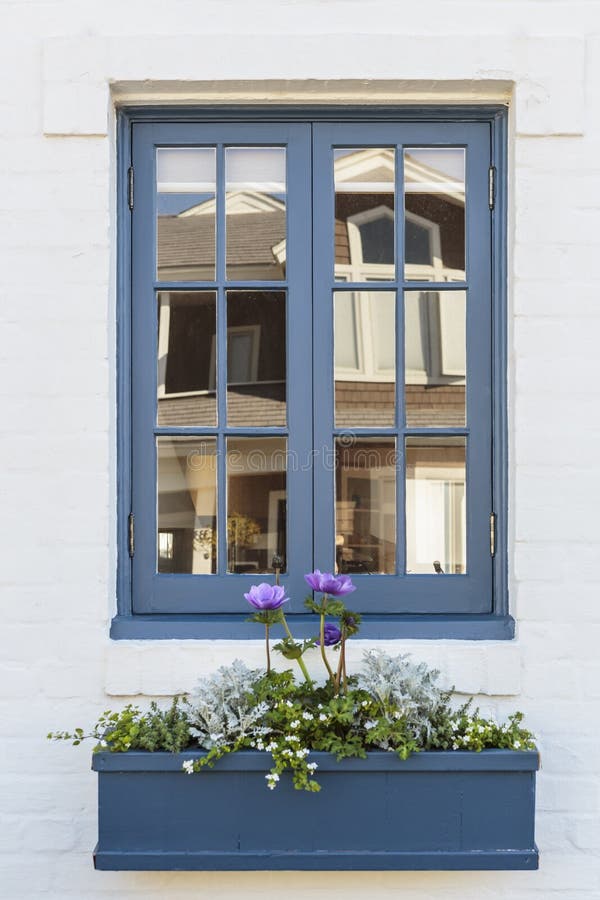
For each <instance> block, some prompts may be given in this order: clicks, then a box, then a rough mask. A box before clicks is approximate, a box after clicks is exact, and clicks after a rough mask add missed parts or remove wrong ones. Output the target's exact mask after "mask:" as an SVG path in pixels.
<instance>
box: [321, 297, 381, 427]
mask: <svg viewBox="0 0 600 900" xmlns="http://www.w3.org/2000/svg"><path fill="white" fill-rule="evenodd" d="M333 302H334V346H335V350H334V362H335V366H334V378H335V424H336V426H337V427H338V428H340V427H341V428H359V427H367V426H370V425H385V426H390V425H393V424H394V421H395V396H396V383H395V382H396V295H395V293H394V291H371V292H370V291H352V292H350V291H335V292H334V295H333Z"/></svg>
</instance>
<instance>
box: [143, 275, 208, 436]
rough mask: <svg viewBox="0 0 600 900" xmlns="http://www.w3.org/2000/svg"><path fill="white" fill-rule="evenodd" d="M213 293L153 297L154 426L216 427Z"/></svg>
mask: <svg viewBox="0 0 600 900" xmlns="http://www.w3.org/2000/svg"><path fill="white" fill-rule="evenodd" d="M216 309H217V305H216V294H215V293H214V291H190V292H187V291H186V292H184V291H161V292H160V293H159V294H158V311H157V313H158V360H157V393H158V413H157V419H158V424H159V425H161V426H163V427H164V426H169V425H174V426H182V425H216V424H217V404H216V393H215V384H216V349H215V333H216Z"/></svg>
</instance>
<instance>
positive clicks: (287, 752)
mask: <svg viewBox="0 0 600 900" xmlns="http://www.w3.org/2000/svg"><path fill="white" fill-rule="evenodd" d="M281 755H282V756H293V755H294V752H293V750H290V748H289V747H286V748H285V750H282V751H281Z"/></svg>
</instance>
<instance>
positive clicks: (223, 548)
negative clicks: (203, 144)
mask: <svg viewBox="0 0 600 900" xmlns="http://www.w3.org/2000/svg"><path fill="white" fill-rule="evenodd" d="M216 198H217V222H216V225H217V234H216V238H217V246H216V263H217V267H216V268H217V273H216V274H217V424H218V437H217V573H218V574H219V575H224V574H225V572H226V570H227V454H226V447H225V437H224V429H225V427H226V422H227V309H226V294H225V247H226V244H225V149H224V147H223V144H219V145H218V147H217V191H216Z"/></svg>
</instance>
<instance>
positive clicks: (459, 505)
mask: <svg viewBox="0 0 600 900" xmlns="http://www.w3.org/2000/svg"><path fill="white" fill-rule="evenodd" d="M466 519H467V517H466V438H464V437H409V438H407V439H406V571H407V572H408V573H409V574H417V575H434V574H436V573H438V574H442V573H443V574H445V575H463V574H465V572H466V569H467V559H466V547H467V543H466Z"/></svg>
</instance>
